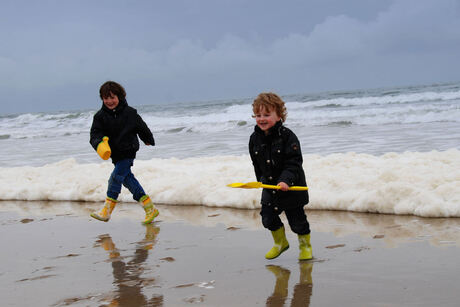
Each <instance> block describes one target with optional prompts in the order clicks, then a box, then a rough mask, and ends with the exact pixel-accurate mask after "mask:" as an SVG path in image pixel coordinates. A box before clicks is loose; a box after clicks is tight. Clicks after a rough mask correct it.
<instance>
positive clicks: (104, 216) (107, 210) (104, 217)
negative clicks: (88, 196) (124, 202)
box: [90, 197, 117, 222]
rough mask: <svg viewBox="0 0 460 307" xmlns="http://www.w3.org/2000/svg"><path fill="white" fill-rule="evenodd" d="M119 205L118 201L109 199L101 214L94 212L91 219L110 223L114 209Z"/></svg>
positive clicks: (106, 200)
mask: <svg viewBox="0 0 460 307" xmlns="http://www.w3.org/2000/svg"><path fill="white" fill-rule="evenodd" d="M116 204H117V200H116V199H113V198H110V197H107V198H106V199H105V204H104V207H102V209H101V211H100V212H93V213H91V214H90V215H91V217H92V218H95V219H96V220H99V221H103V222H108V221H109V220H110V215H111V214H112V211H113V209H114V208H115V206H116Z"/></svg>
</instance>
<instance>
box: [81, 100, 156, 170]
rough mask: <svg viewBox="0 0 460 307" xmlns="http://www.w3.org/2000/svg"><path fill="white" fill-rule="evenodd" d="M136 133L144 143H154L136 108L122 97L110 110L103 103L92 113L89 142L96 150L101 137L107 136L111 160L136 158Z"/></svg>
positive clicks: (137, 140)
mask: <svg viewBox="0 0 460 307" xmlns="http://www.w3.org/2000/svg"><path fill="white" fill-rule="evenodd" d="M138 135H139V137H140V138H141V140H142V141H143V142H144V143H147V144H150V145H152V146H153V145H155V140H154V138H153V135H152V132H151V131H150V129H149V128H148V127H147V124H146V123H145V122H144V121H143V120H142V118H141V116H140V115H139V114H137V111H136V109H134V108H132V107H130V106H128V103H127V102H126V100H125V99H123V100H120V102H119V103H118V106H117V107H116V108H115V109H113V110H110V109H109V108H107V107H106V106H105V105H104V104H103V105H102V108H101V109H100V110H99V111H98V112H97V113H96V114H94V118H93V124H92V125H91V132H90V141H89V142H90V144H91V146H93V148H94V149H95V150H97V145H99V143H100V142H101V141H102V138H103V137H104V136H108V137H109V146H110V149H111V150H112V155H111V158H112V162H113V163H116V162H118V161H120V160H123V159H134V158H136V152H137V151H138V150H139V139H138V138H137V136H138Z"/></svg>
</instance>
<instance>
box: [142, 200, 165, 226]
mask: <svg viewBox="0 0 460 307" xmlns="http://www.w3.org/2000/svg"><path fill="white" fill-rule="evenodd" d="M139 201H140V202H141V203H142V207H143V208H144V211H145V219H144V220H143V221H142V224H144V225H147V224H150V223H151V222H153V219H154V218H156V217H157V216H158V214H160V212H159V211H158V209H157V208H155V205H154V204H153V202H152V201H151V200H150V197H149V196H148V195H144V196H142V197H141V199H140V200H139Z"/></svg>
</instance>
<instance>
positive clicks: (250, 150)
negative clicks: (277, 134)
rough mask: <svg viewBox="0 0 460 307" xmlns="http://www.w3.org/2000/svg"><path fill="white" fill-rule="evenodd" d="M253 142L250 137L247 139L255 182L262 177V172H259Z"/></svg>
mask: <svg viewBox="0 0 460 307" xmlns="http://www.w3.org/2000/svg"><path fill="white" fill-rule="evenodd" d="M253 149H254V142H253V139H252V136H251V137H250V138H249V155H250V156H251V161H252V165H253V166H254V173H255V174H256V179H257V181H260V178H261V177H262V171H261V170H260V167H259V164H258V163H257V159H256V155H255V152H254V150H253Z"/></svg>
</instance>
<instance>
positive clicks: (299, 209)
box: [249, 93, 313, 260]
mask: <svg viewBox="0 0 460 307" xmlns="http://www.w3.org/2000/svg"><path fill="white" fill-rule="evenodd" d="M252 109H253V112H254V116H253V117H254V118H255V119H256V124H257V125H256V126H255V128H254V132H253V133H252V134H251V137H250V139H249V153H250V156H251V160H252V164H253V165H254V171H255V175H256V178H257V181H260V182H262V183H264V184H270V185H278V186H279V187H280V190H269V189H263V191H262V198H261V205H262V210H261V211H260V215H261V216H262V224H263V226H264V227H265V228H267V229H269V230H270V231H271V233H272V236H273V240H274V242H275V244H274V246H273V247H272V248H271V249H270V250H269V251H268V253H267V254H266V255H265V258H267V259H273V258H276V257H278V256H279V255H280V254H281V253H282V252H284V251H285V250H287V249H288V248H289V242H288V241H287V239H286V234H285V230H284V225H283V223H282V222H281V219H280V217H279V215H280V214H281V213H282V212H284V213H285V214H286V217H287V220H288V222H289V226H290V228H291V230H292V231H293V232H295V233H296V234H297V235H298V240H299V249H300V253H299V259H300V260H308V259H311V258H312V257H313V256H312V248H311V244H310V225H309V223H308V220H307V216H306V214H305V211H304V206H305V205H306V204H308V191H289V190H288V189H289V187H290V186H294V185H296V186H297V185H299V186H306V185H307V183H306V180H305V173H304V170H303V167H302V162H303V159H302V152H301V150H300V142H299V140H298V139H297V136H296V135H295V134H294V132H292V131H291V130H290V129H288V128H287V127H285V126H284V125H283V122H284V121H285V120H286V116H287V111H286V107H285V105H284V101H283V100H282V99H281V98H280V97H279V96H278V95H276V94H274V93H261V94H260V95H259V96H257V98H256V99H255V100H254V103H253V104H252Z"/></svg>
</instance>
